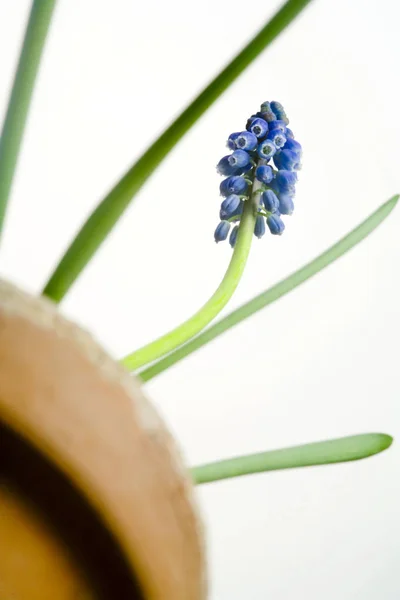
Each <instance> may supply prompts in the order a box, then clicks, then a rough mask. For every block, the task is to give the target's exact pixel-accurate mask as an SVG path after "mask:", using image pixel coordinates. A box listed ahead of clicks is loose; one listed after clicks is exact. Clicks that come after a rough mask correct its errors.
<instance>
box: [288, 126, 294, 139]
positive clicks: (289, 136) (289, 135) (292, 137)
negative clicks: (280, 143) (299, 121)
mask: <svg viewBox="0 0 400 600" xmlns="http://www.w3.org/2000/svg"><path fill="white" fill-rule="evenodd" d="M286 137H287V139H291V140H293V139H294V133H293V131H292V130H291V129H289V127H286Z"/></svg>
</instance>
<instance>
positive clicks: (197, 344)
mask: <svg viewBox="0 0 400 600" xmlns="http://www.w3.org/2000/svg"><path fill="white" fill-rule="evenodd" d="M398 199H399V196H398V195H397V196H394V197H393V198H391V199H390V200H388V201H387V202H385V203H384V204H383V205H382V206H380V207H379V208H378V210H376V211H375V212H374V213H372V215H370V216H369V217H368V218H367V219H366V220H365V221H363V222H362V223H361V224H360V225H359V226H358V227H356V228H355V229H353V231H351V232H350V233H348V234H347V235H346V236H345V237H344V238H342V239H341V240H339V241H338V242H337V243H336V244H334V245H333V246H331V247H330V248H328V250H325V252H323V253H322V254H320V256H317V258H315V259H314V260H312V261H311V262H309V263H308V264H306V265H305V266H304V267H302V268H301V269H299V270H298V271H296V272H295V273H292V275H290V276H289V277H286V279H283V280H282V281H280V282H279V283H277V284H276V285H274V286H272V287H271V288H269V289H267V290H265V291H264V292H261V294H259V295H258V296H255V297H254V298H252V299H251V300H249V302H246V303H245V304H243V305H242V306H239V308H237V309H236V310H234V311H233V312H231V313H229V314H228V315H226V317H224V318H223V319H221V320H220V321H217V323H215V324H214V325H212V326H211V327H209V328H208V329H206V330H205V331H203V332H202V333H201V334H200V335H198V336H196V337H195V338H194V339H192V340H190V341H189V342H188V343H187V344H185V345H184V346H181V347H180V348H178V349H177V350H175V351H174V352H171V354H168V356H165V357H164V358H162V359H161V360H159V361H157V362H156V363H154V365H150V366H149V367H148V368H146V369H143V370H142V371H140V372H139V373H138V375H139V377H140V379H141V380H142V381H143V382H145V381H149V380H150V379H152V378H153V377H156V375H159V374H160V373H162V372H163V371H165V370H166V369H169V367H172V366H173V365H174V364H176V363H177V362H178V361H180V360H182V359H183V358H186V357H187V356H189V354H191V353H192V352H195V351H196V350H198V349H199V348H201V347H202V346H204V345H205V344H208V343H209V342H211V341H212V340H214V339H215V338H216V337H218V336H220V335H222V334H223V333H225V331H227V330H228V329H230V328H231V327H235V325H237V324H238V323H240V322H241V321H244V320H245V319H248V318H249V317H251V316H252V315H253V314H254V313H256V312H257V311H259V310H261V309H262V308H264V307H265V306H268V304H271V303H272V302H275V301H276V300H278V299H279V298H281V297H282V296H284V295H285V294H288V293H289V292H291V291H292V290H293V289H295V288H296V287H297V286H298V285H300V284H302V283H303V282H304V281H307V279H310V277H313V276H314V275H316V273H318V272H319V271H321V270H322V269H325V268H326V267H327V266H328V265H330V264H331V263H333V262H334V261H335V260H337V259H338V258H339V257H340V256H342V255H343V254H345V252H348V251H349V250H350V249H351V248H353V246H355V245H356V244H359V243H360V242H361V241H362V240H363V239H364V238H366V237H367V235H369V234H370V233H371V232H372V231H373V230H374V229H375V228H376V227H377V226H378V225H379V224H380V223H382V221H383V220H384V219H386V217H387V216H388V215H389V214H390V213H391V212H392V210H393V208H394V207H395V206H396V204H397V201H398Z"/></svg>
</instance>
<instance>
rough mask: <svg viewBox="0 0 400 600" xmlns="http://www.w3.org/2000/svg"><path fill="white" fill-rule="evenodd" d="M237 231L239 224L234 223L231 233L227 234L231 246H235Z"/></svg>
mask: <svg viewBox="0 0 400 600" xmlns="http://www.w3.org/2000/svg"><path fill="white" fill-rule="evenodd" d="M238 231H239V225H235V227H234V228H233V229H232V231H231V235H230V236H229V243H230V245H231V246H232V248H234V247H235V244H236V238H237V235H238Z"/></svg>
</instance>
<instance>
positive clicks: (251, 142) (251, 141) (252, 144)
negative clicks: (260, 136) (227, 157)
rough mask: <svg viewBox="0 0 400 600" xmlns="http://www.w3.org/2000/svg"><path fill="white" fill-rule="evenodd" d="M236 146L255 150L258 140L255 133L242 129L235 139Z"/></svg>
mask: <svg viewBox="0 0 400 600" xmlns="http://www.w3.org/2000/svg"><path fill="white" fill-rule="evenodd" d="M235 142H236V147H237V148H241V149H242V150H254V149H255V148H256V147H257V144H258V141H257V138H256V136H255V135H254V133H251V131H242V133H241V134H240V135H238V137H237V138H236V140H235Z"/></svg>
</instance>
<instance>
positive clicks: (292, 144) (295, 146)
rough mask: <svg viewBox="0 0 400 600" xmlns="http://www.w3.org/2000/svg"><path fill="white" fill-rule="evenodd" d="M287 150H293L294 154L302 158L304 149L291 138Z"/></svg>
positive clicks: (286, 146) (287, 143) (286, 145)
mask: <svg viewBox="0 0 400 600" xmlns="http://www.w3.org/2000/svg"><path fill="white" fill-rule="evenodd" d="M284 149H285V150H291V151H292V152H295V153H296V154H297V155H298V156H299V157H300V156H301V154H302V152H303V149H302V147H301V144H299V142H298V141H296V140H294V139H293V138H289V139H288V140H287V141H286V144H285V147H284Z"/></svg>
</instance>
